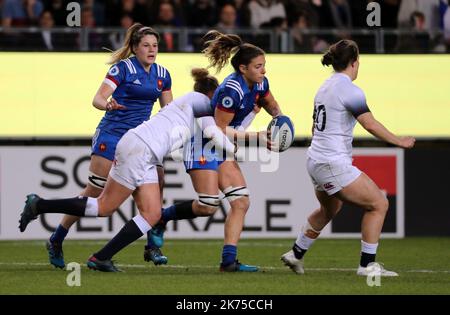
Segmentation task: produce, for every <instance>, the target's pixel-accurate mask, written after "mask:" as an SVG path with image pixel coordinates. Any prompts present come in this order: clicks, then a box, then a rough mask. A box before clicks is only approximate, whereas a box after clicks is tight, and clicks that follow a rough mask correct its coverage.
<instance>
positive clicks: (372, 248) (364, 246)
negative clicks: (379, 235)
mask: <svg viewBox="0 0 450 315" xmlns="http://www.w3.org/2000/svg"><path fill="white" fill-rule="evenodd" d="M377 247H378V243H375V244H370V243H366V242H364V241H363V240H361V252H363V253H366V254H376V253H377Z"/></svg>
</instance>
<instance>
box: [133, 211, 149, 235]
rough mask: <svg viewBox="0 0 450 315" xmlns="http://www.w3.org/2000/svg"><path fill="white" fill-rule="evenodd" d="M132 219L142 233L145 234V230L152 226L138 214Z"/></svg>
mask: <svg viewBox="0 0 450 315" xmlns="http://www.w3.org/2000/svg"><path fill="white" fill-rule="evenodd" d="M133 221H134V223H136V225H137V227H138V228H139V230H141V232H142V234H143V235H145V234H147V232H148V231H150V230H151V229H152V226H151V225H150V224H148V222H147V220H145V219H144V217H143V216H141V215H140V214H138V215H136V216H135V217H134V218H133Z"/></svg>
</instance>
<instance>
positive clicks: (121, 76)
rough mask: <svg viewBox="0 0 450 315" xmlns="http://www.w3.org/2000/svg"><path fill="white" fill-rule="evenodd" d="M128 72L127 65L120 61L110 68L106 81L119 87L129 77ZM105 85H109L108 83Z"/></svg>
mask: <svg viewBox="0 0 450 315" xmlns="http://www.w3.org/2000/svg"><path fill="white" fill-rule="evenodd" d="M126 71H127V67H126V66H125V63H124V62H123V61H120V62H118V63H116V64H114V65H112V66H111V68H109V71H108V73H107V74H106V78H105V80H109V81H110V82H112V83H114V85H115V86H116V87H117V86H119V85H120V83H122V82H123V81H124V80H125V78H126V75H127V73H126ZM105 83H107V84H108V82H105Z"/></svg>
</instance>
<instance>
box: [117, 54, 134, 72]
mask: <svg viewBox="0 0 450 315" xmlns="http://www.w3.org/2000/svg"><path fill="white" fill-rule="evenodd" d="M117 65H118V66H119V67H120V69H123V70H124V71H126V72H127V73H129V74H136V73H137V69H136V66H135V65H134V63H133V61H132V60H131V58H125V59H121V60H120V61H119V62H118V63H117Z"/></svg>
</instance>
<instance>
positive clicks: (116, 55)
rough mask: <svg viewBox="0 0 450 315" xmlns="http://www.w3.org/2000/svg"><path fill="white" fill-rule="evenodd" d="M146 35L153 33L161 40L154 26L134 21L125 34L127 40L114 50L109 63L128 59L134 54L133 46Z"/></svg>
mask: <svg viewBox="0 0 450 315" xmlns="http://www.w3.org/2000/svg"><path fill="white" fill-rule="evenodd" d="M145 35H153V36H155V37H156V39H157V40H158V42H159V34H158V32H157V31H155V30H154V29H153V28H151V27H149V26H144V25H142V24H141V23H134V24H133V25H131V26H130V27H129V28H128V30H127V33H126V35H125V42H124V44H123V46H122V47H121V48H119V49H117V50H115V51H113V52H112V54H111V58H110V59H109V61H108V64H115V63H117V62H119V61H120V60H122V59H126V58H128V57H130V56H131V55H132V54H134V51H133V47H135V46H137V45H139V43H140V41H141V39H142V37H144V36H145Z"/></svg>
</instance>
